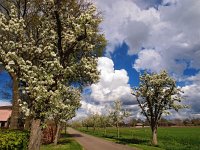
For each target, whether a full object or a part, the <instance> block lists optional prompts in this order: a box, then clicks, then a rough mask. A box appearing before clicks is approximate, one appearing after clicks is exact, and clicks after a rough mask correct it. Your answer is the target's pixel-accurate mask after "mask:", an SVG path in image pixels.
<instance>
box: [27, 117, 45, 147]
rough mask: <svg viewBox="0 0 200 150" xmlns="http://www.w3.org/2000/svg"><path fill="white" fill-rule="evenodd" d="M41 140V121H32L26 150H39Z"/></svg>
mask: <svg viewBox="0 0 200 150" xmlns="http://www.w3.org/2000/svg"><path fill="white" fill-rule="evenodd" d="M41 138H42V130H41V120H40V119H33V120H32V123H31V133H30V139H29V144H28V150H39V149H40V143H41Z"/></svg>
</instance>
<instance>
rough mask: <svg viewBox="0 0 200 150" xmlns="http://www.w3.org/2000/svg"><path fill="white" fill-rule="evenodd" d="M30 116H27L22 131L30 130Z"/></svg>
mask: <svg viewBox="0 0 200 150" xmlns="http://www.w3.org/2000/svg"><path fill="white" fill-rule="evenodd" d="M31 119H32V118H31V116H27V117H26V119H25V126H24V129H25V130H30V128H31Z"/></svg>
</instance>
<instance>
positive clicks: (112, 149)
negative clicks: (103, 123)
mask: <svg viewBox="0 0 200 150" xmlns="http://www.w3.org/2000/svg"><path fill="white" fill-rule="evenodd" d="M67 132H68V133H69V134H70V135H71V136H72V137H74V138H75V140H76V141H77V142H79V144H81V145H82V146H83V148H84V150H137V149H136V148H131V147H128V146H126V145H121V144H117V143H113V142H110V141H106V140H104V139H101V138H97V137H94V136H91V135H87V134H84V133H82V132H79V131H77V130H74V129H72V128H68V130H67Z"/></svg>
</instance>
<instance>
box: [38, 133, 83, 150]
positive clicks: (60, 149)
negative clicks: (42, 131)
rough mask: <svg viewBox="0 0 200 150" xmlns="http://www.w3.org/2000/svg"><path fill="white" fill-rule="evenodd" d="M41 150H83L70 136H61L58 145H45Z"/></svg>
mask: <svg viewBox="0 0 200 150" xmlns="http://www.w3.org/2000/svg"><path fill="white" fill-rule="evenodd" d="M40 149H41V150H52V149H53V150H83V148H82V146H81V145H80V144H79V143H78V142H76V141H75V140H74V139H73V138H71V137H70V135H68V134H67V135H65V134H62V137H61V138H60V139H59V141H58V144H57V145H54V144H47V145H42V146H41V148H40Z"/></svg>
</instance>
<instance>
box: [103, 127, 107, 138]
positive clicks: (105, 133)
mask: <svg viewBox="0 0 200 150" xmlns="http://www.w3.org/2000/svg"><path fill="white" fill-rule="evenodd" d="M106 135H107V132H106V127H104V136H106Z"/></svg>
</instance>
